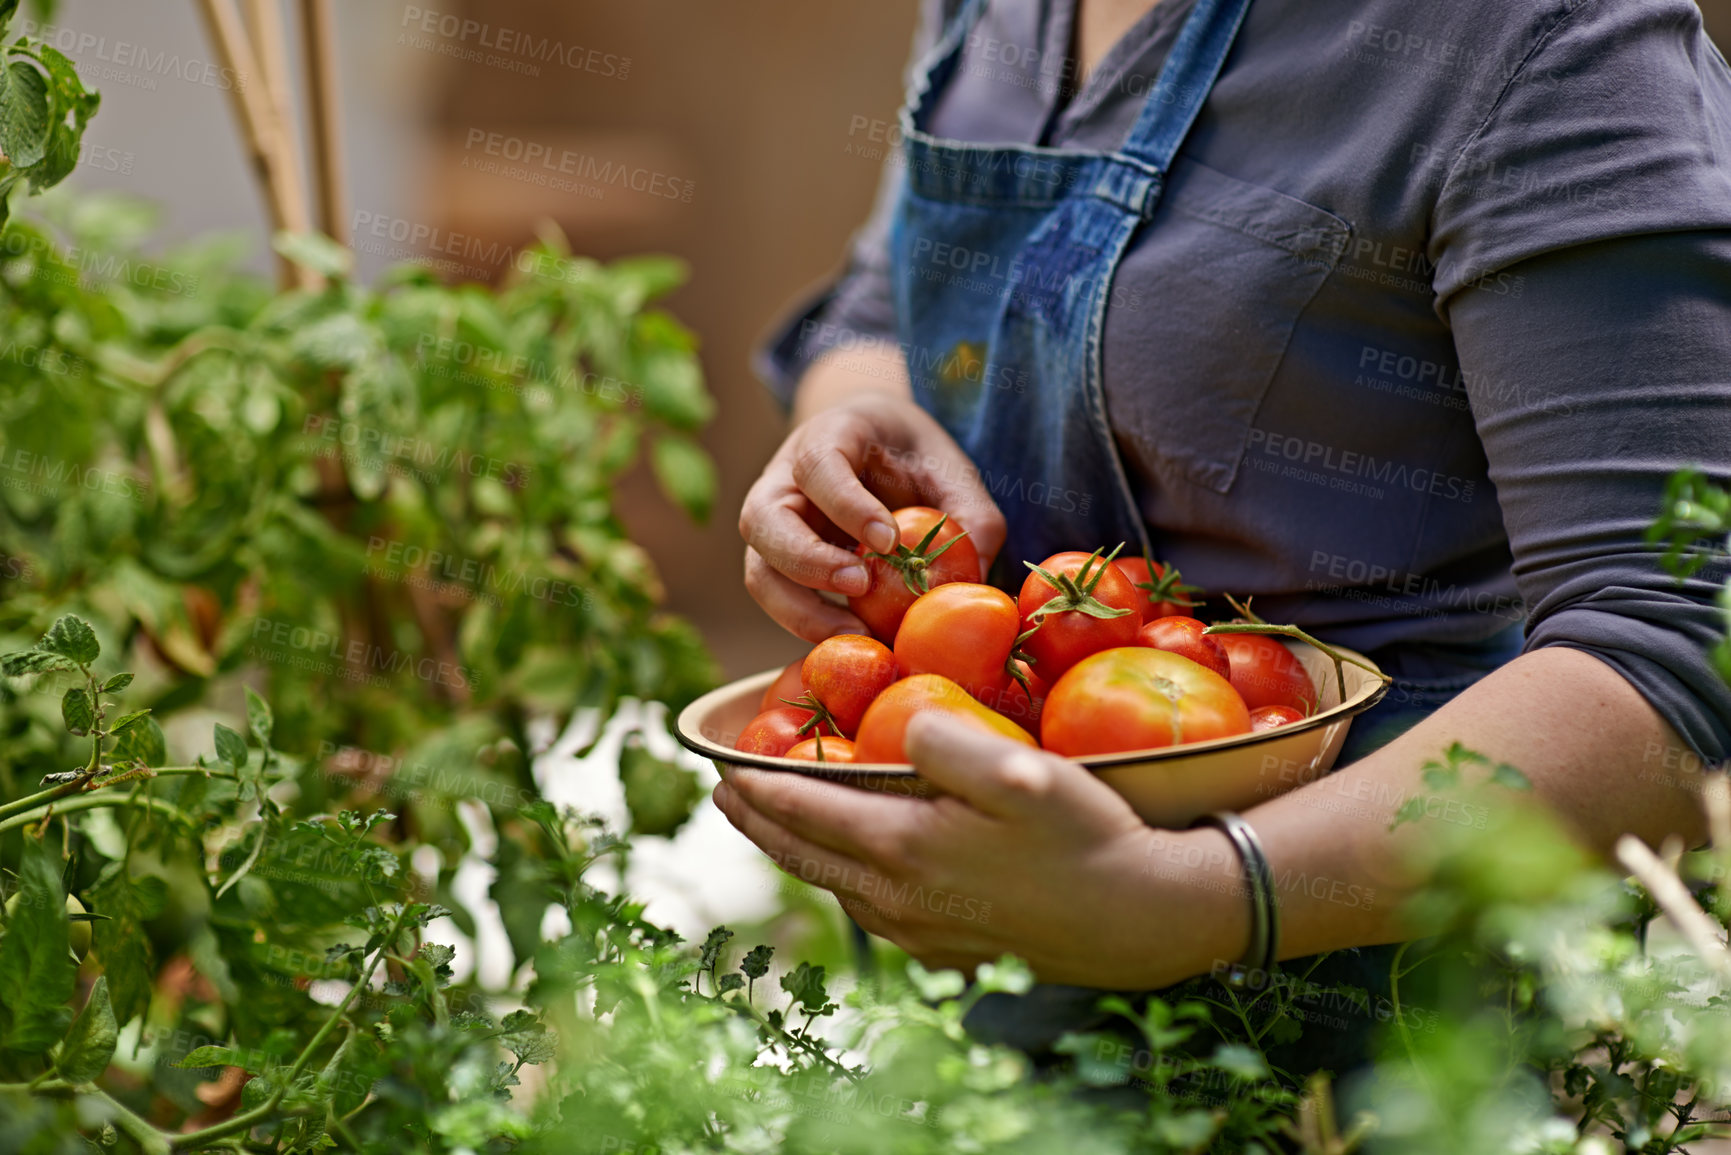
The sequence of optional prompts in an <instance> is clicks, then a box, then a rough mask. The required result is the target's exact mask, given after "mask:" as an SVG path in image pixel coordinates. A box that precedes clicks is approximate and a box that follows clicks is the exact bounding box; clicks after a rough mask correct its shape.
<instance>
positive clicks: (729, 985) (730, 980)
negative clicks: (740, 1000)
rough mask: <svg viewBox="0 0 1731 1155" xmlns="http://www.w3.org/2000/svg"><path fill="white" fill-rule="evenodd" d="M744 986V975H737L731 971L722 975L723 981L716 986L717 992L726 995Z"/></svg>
mask: <svg viewBox="0 0 1731 1155" xmlns="http://www.w3.org/2000/svg"><path fill="white" fill-rule="evenodd" d="M744 986H745V979H744V977H743V976H741V975H736V974H734V973H732V972H731V971H730V972H728V973H727V974H724V975H722V976H721V982H720V984H719V985H718V986H717V987H716V992H715V993H716V994H719V995H724V994H726V993H727V992H728V991H737V990H741V989H743V988H744Z"/></svg>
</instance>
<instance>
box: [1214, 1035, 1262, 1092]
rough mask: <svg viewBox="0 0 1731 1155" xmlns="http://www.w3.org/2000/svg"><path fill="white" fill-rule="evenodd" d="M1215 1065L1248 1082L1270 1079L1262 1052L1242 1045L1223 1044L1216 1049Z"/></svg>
mask: <svg viewBox="0 0 1731 1155" xmlns="http://www.w3.org/2000/svg"><path fill="white" fill-rule="evenodd" d="M1213 1061H1214V1065H1215V1066H1216V1067H1219V1068H1220V1069H1221V1070H1222V1071H1225V1072H1226V1073H1227V1074H1229V1075H1232V1076H1234V1077H1236V1078H1239V1079H1243V1080H1245V1081H1246V1082H1254V1081H1255V1080H1257V1079H1266V1078H1267V1077H1268V1063H1267V1061H1266V1060H1265V1059H1263V1057H1262V1052H1260V1051H1258V1050H1256V1049H1255V1048H1253V1047H1247V1046H1245V1045H1243V1044H1242V1043H1222V1044H1221V1045H1220V1046H1218V1047H1216V1048H1215V1049H1214V1060H1213Z"/></svg>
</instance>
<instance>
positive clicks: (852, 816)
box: [715, 770, 926, 870]
mask: <svg viewBox="0 0 1731 1155" xmlns="http://www.w3.org/2000/svg"><path fill="white" fill-rule="evenodd" d="M723 785H724V786H726V787H727V793H728V794H729V795H731V796H732V799H737V801H738V803H740V804H742V805H743V806H744V807H745V808H746V809H749V810H752V811H755V812H756V813H758V814H759V815H761V816H762V817H764V818H767V819H769V820H770V821H772V822H774V823H775V824H776V825H777V826H779V827H781V828H782V829H784V830H786V831H788V832H789V833H790V834H792V835H794V836H795V837H798V838H799V839H801V840H803V841H808V842H811V843H812V844H814V845H816V846H820V847H822V848H823V849H825V850H828V851H833V852H836V853H839V854H842V855H845V856H846V857H848V858H849V859H852V860H853V861H854V862H855V863H856V865H857V864H859V863H868V864H872V865H875V866H878V867H880V868H883V869H891V870H893V869H895V868H897V867H898V866H899V865H900V864H901V862H902V860H903V858H904V857H905V856H906V848H907V845H908V838H909V836H910V835H911V834H912V833H913V832H914V831H915V829H916V826H917V824H918V823H920V822H921V821H922V820H923V819H924V818H925V817H926V809H925V807H926V804H925V803H924V802H922V801H920V800H918V799H912V798H901V797H897V796H894V795H886V794H874V793H871V792H870V791H866V790H861V789H859V788H858V787H854V786H845V785H842V784H841V783H838V782H825V781H823V780H822V779H819V778H811V777H808V776H806V775H804V774H781V773H776V772H775V771H762V770H759V771H753V770H734V771H732V772H731V773H730V774H729V775H728V777H727V781H726V782H725V783H723ZM715 797H716V805H717V806H720V805H721V800H722V797H723V794H722V792H721V790H720V789H719V788H718V789H717V791H716V796H715ZM732 799H730V801H731V800H732ZM731 817H732V815H729V818H730V819H731ZM736 825H737V824H736ZM753 841H755V839H754V840H753Z"/></svg>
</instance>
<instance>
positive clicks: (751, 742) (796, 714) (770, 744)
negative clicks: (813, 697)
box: [733, 706, 835, 758]
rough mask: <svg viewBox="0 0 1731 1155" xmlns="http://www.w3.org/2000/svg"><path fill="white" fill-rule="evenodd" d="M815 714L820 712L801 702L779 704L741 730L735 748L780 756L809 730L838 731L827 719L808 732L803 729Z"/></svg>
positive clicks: (751, 752)
mask: <svg viewBox="0 0 1731 1155" xmlns="http://www.w3.org/2000/svg"><path fill="white" fill-rule="evenodd" d="M814 717H816V715H815V714H813V713H812V712H811V711H810V710H802V709H800V708H799V707H798V706H777V707H776V708H775V709H773V710H765V711H764V712H763V713H761V714H759V715H758V716H757V717H755V718H753V719H752V720H751V721H749V722H747V723H746V724H745V729H743V730H741V731H740V732H739V739H738V740H737V741H735V742H734V744H733V748H734V749H735V750H742V751H744V752H745V753H747V754H764V755H767V756H769V757H771V758H780V757H782V756H784V755H785V754H786V753H787V752H788V751H789V750H791V749H793V748H794V747H795V746H797V745H799V743H801V742H802V741H804V740H805V737H806V734H811V733H818V734H833V733H835V731H834V730H832V729H830V728H829V726H828V725H827V724H825V723H823V722H819V723H817V724H816V725H814V726H811V727H810V728H809V729H807V730H806V731H805V733H804V734H802V733H800V728H801V727H803V726H805V725H806V723H808V722H810V721H811V720H812V719H813V718H814Z"/></svg>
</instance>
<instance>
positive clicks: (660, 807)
mask: <svg viewBox="0 0 1731 1155" xmlns="http://www.w3.org/2000/svg"><path fill="white" fill-rule="evenodd" d="M619 779H620V781H621V783H623V785H624V787H625V807H626V809H627V810H629V811H630V812H631V829H632V831H633V832H635V833H637V834H654V835H663V836H665V835H670V834H672V833H673V832H674V831H676V830H678V829H679V828H680V827H681V826H683V825H684V824H685V821H686V819H688V818H690V817H691V814H692V811H693V810H694V809H695V807H696V805H697V800H698V797H699V796H700V795H701V794H702V793H703V788H702V786H701V785H700V784H699V782H698V780H697V775H696V774H694V773H693V772H692V771H690V770H687V769H686V768H685V767H683V766H680V765H678V764H676V763H673V762H668V761H665V760H663V759H661V758H657V757H656V756H655V755H653V754H651V753H650V752H649V751H648V749H647V748H645V747H644V745H643V740H642V738H641V737H640V736H639V735H636V734H633V735H631V736H630V737H629V738H628V739H627V740H626V741H625V743H624V744H623V745H622V746H621V747H620V750H619Z"/></svg>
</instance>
